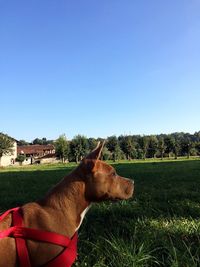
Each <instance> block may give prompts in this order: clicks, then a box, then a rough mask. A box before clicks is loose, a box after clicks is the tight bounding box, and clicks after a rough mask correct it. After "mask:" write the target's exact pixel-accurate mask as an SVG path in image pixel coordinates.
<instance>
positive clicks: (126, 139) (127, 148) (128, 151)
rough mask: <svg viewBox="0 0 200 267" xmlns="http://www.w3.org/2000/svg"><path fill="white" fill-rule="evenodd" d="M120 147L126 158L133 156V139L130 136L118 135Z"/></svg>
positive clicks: (129, 158)
mask: <svg viewBox="0 0 200 267" xmlns="http://www.w3.org/2000/svg"><path fill="white" fill-rule="evenodd" d="M119 140H120V147H121V150H122V151H123V153H124V154H125V156H126V159H128V160H131V159H132V158H134V157H135V154H136V152H135V144H134V141H133V138H132V136H130V135H129V136H120V137H119Z"/></svg>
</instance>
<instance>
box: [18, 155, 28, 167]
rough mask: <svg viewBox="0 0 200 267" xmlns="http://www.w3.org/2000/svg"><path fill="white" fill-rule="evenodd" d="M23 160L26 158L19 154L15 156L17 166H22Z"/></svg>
mask: <svg viewBox="0 0 200 267" xmlns="http://www.w3.org/2000/svg"><path fill="white" fill-rule="evenodd" d="M25 159H26V156H25V155H23V154H20V155H18V156H17V158H16V161H18V162H19V164H20V165H22V163H23V162H24V160H25Z"/></svg>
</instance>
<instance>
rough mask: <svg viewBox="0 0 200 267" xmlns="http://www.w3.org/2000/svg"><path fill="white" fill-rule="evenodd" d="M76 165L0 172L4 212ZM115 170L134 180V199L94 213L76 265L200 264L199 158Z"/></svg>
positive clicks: (36, 194)
mask: <svg viewBox="0 0 200 267" xmlns="http://www.w3.org/2000/svg"><path fill="white" fill-rule="evenodd" d="M73 167H74V165H73V164H70V165H50V166H48V165H46V166H44V165H43V166H31V167H24V168H23V167H22V168H15V169H13V168H8V169H1V170H0V211H3V210H5V209H7V208H9V207H14V206H18V205H22V204H23V203H25V202H29V201H33V200H35V199H37V198H38V197H40V196H41V195H43V194H44V192H46V191H47V190H48V189H49V188H50V187H51V186H52V185H53V184H55V183H56V182H57V181H59V180H60V179H61V178H62V177H63V176H64V175H66V173H68V172H69V171H71V169H72V168H73ZM114 167H115V168H116V170H117V171H118V173H119V174H121V175H123V176H126V177H131V178H133V179H134V180H135V195H134V198H133V199H131V200H129V201H122V202H119V203H102V204H98V205H94V206H93V207H92V208H91V209H90V211H89V212H88V214H87V216H86V218H85V220H84V223H83V225H82V227H81V229H80V231H79V239H80V242H79V257H78V261H77V262H76V266H79V267H83V266H89V267H103V266H104V267H105V266H109V267H125V266H127V267H129V266H130V267H133V266H134V267H138V266H163V267H168V266H173V267H178V266H180V267H193V266H200V160H178V161H159V160H157V161H147V162H144V161H140V162H138V161H137V162H121V163H115V164H114ZM66 223H67V222H66Z"/></svg>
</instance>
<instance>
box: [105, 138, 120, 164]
mask: <svg viewBox="0 0 200 267" xmlns="http://www.w3.org/2000/svg"><path fill="white" fill-rule="evenodd" d="M106 146H107V148H108V150H109V151H110V152H111V154H112V159H113V161H116V160H118V159H119V158H120V156H121V154H122V151H121V149H120V146H119V142H118V139H117V137H116V136H115V135H113V136H110V137H108V139H107V144H106Z"/></svg>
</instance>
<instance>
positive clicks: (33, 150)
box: [17, 144, 56, 164]
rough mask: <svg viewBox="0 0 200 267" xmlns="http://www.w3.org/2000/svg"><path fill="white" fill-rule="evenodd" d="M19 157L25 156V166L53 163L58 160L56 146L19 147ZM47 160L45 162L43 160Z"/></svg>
mask: <svg viewBox="0 0 200 267" xmlns="http://www.w3.org/2000/svg"><path fill="white" fill-rule="evenodd" d="M17 154H18V155H25V157H26V160H25V162H24V164H32V163H34V162H36V163H44V162H46V163H47V162H48V159H49V162H53V160H54V159H56V156H55V147H54V145H51V144H49V145H25V146H18V147H17ZM43 158H45V160H41V159H43Z"/></svg>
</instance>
